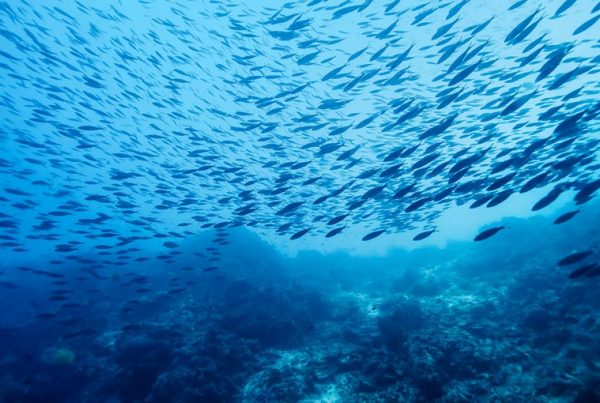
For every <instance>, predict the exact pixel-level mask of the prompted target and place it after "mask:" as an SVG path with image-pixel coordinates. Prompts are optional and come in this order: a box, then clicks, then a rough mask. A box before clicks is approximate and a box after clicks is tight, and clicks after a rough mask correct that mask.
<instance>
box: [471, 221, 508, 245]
mask: <svg viewBox="0 0 600 403" xmlns="http://www.w3.org/2000/svg"><path fill="white" fill-rule="evenodd" d="M504 228H505V226H504V225H501V226H498V227H491V228H488V229H486V230H483V231H481V232H480V233H479V234H477V236H475V238H474V239H473V241H475V242H480V241H485V240H486V239H488V238H491V237H492V236H494V235H496V234H497V233H498V232H500V231H501V230H502V229H504Z"/></svg>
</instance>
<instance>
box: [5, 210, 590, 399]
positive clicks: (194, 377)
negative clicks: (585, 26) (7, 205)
mask: <svg viewBox="0 0 600 403" xmlns="http://www.w3.org/2000/svg"><path fill="white" fill-rule="evenodd" d="M590 214H591V216H594V217H596V216H597V213H590ZM591 216H590V217H591ZM588 218H589V217H588ZM536 220H541V219H530V220H528V221H517V220H515V221H514V222H511V223H509V225H510V226H511V227H512V228H513V231H512V232H513V233H514V234H518V235H513V236H505V237H501V236H498V237H497V238H496V239H495V240H494V241H490V242H487V243H482V244H478V245H476V246H475V244H473V243H471V242H465V243H458V242H457V243H454V244H451V245H449V246H448V247H447V248H445V249H437V248H423V249H417V250H414V251H412V252H406V251H404V252H403V251H392V252H390V253H389V254H388V255H387V256H385V257H368V258H367V257H351V256H349V255H345V254H331V255H321V254H318V253H316V252H315V253H303V254H300V255H299V256H297V257H295V258H287V257H283V256H281V255H279V254H278V253H277V252H275V251H274V250H273V248H271V247H270V246H268V245H267V244H265V243H263V242H262V241H260V240H259V239H258V238H257V237H255V236H253V235H250V234H249V233H246V232H243V231H233V232H227V233H226V232H225V231H220V232H219V233H217V234H215V233H211V234H210V236H216V239H219V240H221V243H222V244H223V245H222V246H221V247H220V248H212V247H211V246H210V245H211V238H210V237H209V234H208V233H205V234H204V236H200V237H197V238H194V239H190V240H187V241H185V242H184V244H183V248H184V249H187V250H188V251H198V250H203V249H206V248H209V249H208V250H209V251H210V250H212V251H213V252H214V253H215V256H218V259H222V266H223V267H222V269H220V270H219V271H213V272H208V273H205V272H202V271H198V270H197V269H196V268H194V267H193V266H187V265H185V258H184V257H183V256H180V257H178V259H180V260H181V261H182V262H183V263H182V265H181V269H178V270H175V269H173V268H172V267H173V265H168V266H167V267H168V269H163V268H161V267H160V264H159V263H156V262H152V263H151V262H148V263H147V267H146V269H144V270H142V266H139V267H136V268H129V269H128V268H123V267H121V268H119V269H118V270H115V272H114V273H113V274H108V275H104V274H103V275H102V276H98V275H97V273H86V272H81V271H78V270H77V266H76V264H75V263H74V264H73V267H72V268H71V269H72V271H71V272H68V274H67V275H66V276H65V277H64V278H60V279H56V278H47V279H45V278H44V276H37V277H36V276H34V275H32V274H31V272H28V271H27V270H28V269H31V268H32V267H29V268H27V267H26V268H25V269H23V268H21V270H22V271H23V276H27V275H30V276H31V277H32V280H31V289H25V288H22V287H21V288H9V287H6V288H5V289H4V290H3V294H2V299H3V303H4V302H6V301H7V300H10V301H11V302H10V303H11V304H13V305H12V306H11V307H10V308H9V307H7V306H6V305H5V307H4V308H3V309H5V310H7V312H8V313H10V312H12V313H13V314H14V315H13V316H15V317H17V316H18V317H19V318H23V317H27V315H26V314H27V313H29V319H28V320H20V321H19V320H16V319H14V318H12V319H11V320H14V321H16V322H17V323H18V325H16V326H15V325H10V326H9V325H8V324H6V323H5V324H4V325H3V327H2V329H1V332H0V337H1V341H2V343H0V348H2V351H1V352H0V396H2V397H1V399H0V401H1V402H2V403H10V402H15V403H16V402H19V403H21V402H44V403H48V402H98V403H99V402H102V403H111V402H114V403H117V402H148V403H149V402H178V403H184V402H303V401H305V402H396V401H406V402H421V401H441V402H473V401H477V402H562V401H565V402H593V401H600V400H599V396H600V395H599V390H600V339H599V338H598V335H599V330H600V322H599V316H598V301H600V289H599V287H598V282H597V279H598V278H597V277H596V278H591V279H590V278H586V277H584V278H580V279H576V280H571V279H568V278H567V276H568V274H569V271H570V269H572V268H565V267H557V265H556V262H557V261H558V260H559V259H560V258H561V257H563V255H564V254H565V253H569V252H572V251H573V250H577V249H578V248H580V247H581V244H582V242H583V241H582V239H580V238H579V237H580V236H581V235H578V236H575V235H573V234H581V231H579V230H578V228H572V232H573V233H572V234H569V230H568V228H567V227H564V228H560V230H559V229H552V228H551V229H550V230H548V229H547V226H541V225H537V223H536ZM540 231H544V232H540ZM585 237H586V238H585V243H586V244H590V243H592V244H596V245H597V244H598V243H597V241H598V239H599V236H598V229H597V228H592V229H590V230H589V231H588V232H586V233H585ZM223 239H227V242H223V241H222V240H223ZM528 239H536V242H527V240H528ZM213 244H214V243H213ZM540 245H542V246H543V249H540ZM142 273H145V274H142ZM38 277H39V278H38ZM48 293H50V294H48ZM53 297H54V298H53ZM62 297H65V298H62ZM49 304H50V305H49ZM49 312H51V313H49ZM7 316H10V315H7ZM32 317H33V318H35V319H32Z"/></svg>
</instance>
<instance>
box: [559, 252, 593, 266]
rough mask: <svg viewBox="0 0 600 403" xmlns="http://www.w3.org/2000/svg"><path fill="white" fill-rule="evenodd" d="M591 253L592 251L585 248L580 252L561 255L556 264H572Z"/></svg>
mask: <svg viewBox="0 0 600 403" xmlns="http://www.w3.org/2000/svg"><path fill="white" fill-rule="evenodd" d="M591 254H592V251H590V250H585V251H581V252H574V253H571V254H570V255H568V256H565V257H563V258H562V259H560V260H559V261H558V263H557V265H558V266H570V265H572V264H575V263H578V262H580V261H582V260H583V259H585V258H586V257H588V256H589V255H591Z"/></svg>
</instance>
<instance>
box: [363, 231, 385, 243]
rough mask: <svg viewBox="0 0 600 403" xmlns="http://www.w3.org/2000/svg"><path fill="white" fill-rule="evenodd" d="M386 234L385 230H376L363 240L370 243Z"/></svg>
mask: <svg viewBox="0 0 600 403" xmlns="http://www.w3.org/2000/svg"><path fill="white" fill-rule="evenodd" d="M384 232H385V229H381V230H376V231H373V232H369V233H368V234H367V235H365V236H364V237H363V238H362V240H363V241H370V240H371V239H375V238H377V237H378V236H380V235H381V234H383V233H384Z"/></svg>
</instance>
